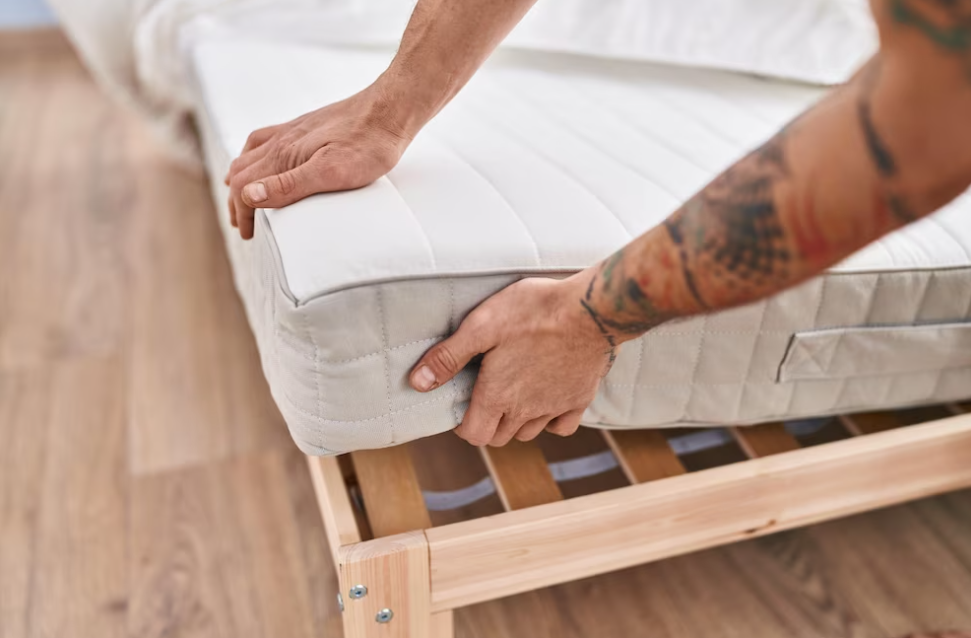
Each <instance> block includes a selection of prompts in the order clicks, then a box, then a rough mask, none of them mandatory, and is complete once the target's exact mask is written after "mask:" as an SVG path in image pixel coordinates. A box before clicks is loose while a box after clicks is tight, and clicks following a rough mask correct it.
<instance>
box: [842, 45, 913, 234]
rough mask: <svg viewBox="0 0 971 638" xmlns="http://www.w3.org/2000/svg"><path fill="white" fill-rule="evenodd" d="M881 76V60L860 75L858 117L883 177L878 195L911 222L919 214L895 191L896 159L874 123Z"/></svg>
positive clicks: (902, 219) (899, 217) (896, 214)
mask: <svg viewBox="0 0 971 638" xmlns="http://www.w3.org/2000/svg"><path fill="white" fill-rule="evenodd" d="M879 79H880V64H879V61H874V62H872V63H871V64H870V65H869V67H868V68H867V69H866V70H865V71H864V73H863V75H862V76H861V80H860V82H861V85H860V97H859V99H858V100H857V118H858V119H859V121H860V128H861V129H862V131H863V138H864V140H865V141H866V148H867V151H868V152H869V154H870V159H871V160H872V161H873V166H874V168H875V169H876V172H877V175H878V177H879V179H880V186H879V187H878V196H879V197H880V198H882V199H883V200H884V205H885V206H886V209H887V210H888V211H890V213H891V214H892V215H893V216H894V217H895V218H897V220H898V221H899V222H900V223H904V224H906V223H909V222H912V221H914V220H915V219H917V218H918V215H917V214H915V213H914V212H913V211H912V210H911V207H910V206H909V205H908V204H907V202H906V201H905V200H904V198H903V196H902V195H900V194H899V193H898V192H896V190H897V189H895V187H894V179H895V178H896V177H897V175H898V170H897V160H896V159H894V156H893V154H892V153H891V152H890V148H889V146H888V144H887V142H886V141H884V139H883V138H882V136H881V135H880V133H879V132H878V131H877V127H876V126H875V125H874V123H873V106H872V95H873V91H874V90H875V86H876V84H877V83H878V82H879Z"/></svg>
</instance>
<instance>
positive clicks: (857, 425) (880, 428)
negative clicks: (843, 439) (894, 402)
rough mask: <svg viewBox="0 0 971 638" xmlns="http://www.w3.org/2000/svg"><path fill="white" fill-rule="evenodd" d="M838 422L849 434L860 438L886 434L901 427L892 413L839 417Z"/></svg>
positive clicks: (866, 413) (868, 413)
mask: <svg viewBox="0 0 971 638" xmlns="http://www.w3.org/2000/svg"><path fill="white" fill-rule="evenodd" d="M840 421H842V423H843V425H844V426H845V427H846V429H847V430H849V431H850V434H853V435H855V436H862V435H864V434H876V433H877V432H886V431H887V430H892V429H894V428H899V427H900V426H902V425H903V423H901V421H900V419H898V418H897V415H896V414H894V413H893V412H861V413H860V414H849V415H843V416H840Z"/></svg>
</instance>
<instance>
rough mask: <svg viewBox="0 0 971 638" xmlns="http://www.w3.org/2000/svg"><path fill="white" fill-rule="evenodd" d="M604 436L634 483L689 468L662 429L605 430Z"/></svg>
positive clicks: (663, 476) (674, 473) (676, 474)
mask: <svg viewBox="0 0 971 638" xmlns="http://www.w3.org/2000/svg"><path fill="white" fill-rule="evenodd" d="M603 436H604V438H605V439H606V440H607V444H608V445H609V446H610V449H611V450H613V452H614V456H616V457H617V462H618V463H620V467H621V469H622V470H624V474H625V475H626V476H627V480H629V481H630V482H631V483H634V484H637V483H646V482H647V481H656V480H657V479H662V478H667V477H669V476H678V475H680V474H684V473H685V471H686V470H685V469H684V465H682V463H681V459H679V458H678V455H677V454H675V453H674V450H672V449H671V446H670V445H668V440H667V439H666V438H665V437H664V435H663V434H662V433H661V432H659V431H658V430H604V431H603Z"/></svg>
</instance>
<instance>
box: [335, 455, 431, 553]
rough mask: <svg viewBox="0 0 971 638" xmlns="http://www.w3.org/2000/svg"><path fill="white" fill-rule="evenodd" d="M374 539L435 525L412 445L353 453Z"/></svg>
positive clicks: (352, 456) (352, 457)
mask: <svg viewBox="0 0 971 638" xmlns="http://www.w3.org/2000/svg"><path fill="white" fill-rule="evenodd" d="M351 459H352V461H353V462H354V470H355V473H356V474H357V481H358V485H359V486H360V488H361V496H362V498H363V499H364V509H365V510H366V511H367V518H368V522H369V523H370V524H371V530H372V531H373V532H374V536H375V538H382V537H385V536H393V535H395V534H402V533H404V532H412V531H415V530H423V529H427V528H429V527H431V526H432V521H431V518H430V517H429V516H428V510H427V509H426V508H425V499H424V497H423V496H422V494H421V488H420V487H419V486H418V476H417V475H416V474H415V466H414V465H412V461H411V453H410V452H409V446H407V445H398V446H396V447H390V448H384V449H382V450H365V451H362V452H353V453H351Z"/></svg>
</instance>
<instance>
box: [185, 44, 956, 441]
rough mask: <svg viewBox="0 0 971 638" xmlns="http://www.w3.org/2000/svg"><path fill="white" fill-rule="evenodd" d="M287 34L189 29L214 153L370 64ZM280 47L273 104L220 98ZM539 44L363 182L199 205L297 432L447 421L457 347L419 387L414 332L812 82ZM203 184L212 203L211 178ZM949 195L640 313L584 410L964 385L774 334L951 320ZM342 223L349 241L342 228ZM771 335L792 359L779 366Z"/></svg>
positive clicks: (884, 400)
mask: <svg viewBox="0 0 971 638" xmlns="http://www.w3.org/2000/svg"><path fill="white" fill-rule="evenodd" d="M260 47H262V48H260ZM299 53H300V55H297V52H296V51H295V50H294V49H293V48H291V47H286V46H282V45H260V46H256V47H254V46H252V45H251V44H249V43H248V44H247V45H245V46H242V47H239V46H234V45H232V44H220V45H211V46H210V45H206V46H204V47H202V48H200V49H199V50H197V51H196V64H197V67H198V69H197V72H198V75H199V83H200V85H201V86H202V87H203V91H202V98H203V99H202V101H201V103H200V106H199V108H198V113H199V117H200V124H201V129H202V130H203V132H204V136H205V143H206V147H207V156H208V161H209V165H210V168H211V169H212V171H211V172H212V175H213V176H216V177H218V176H220V175H222V173H223V171H224V169H225V167H226V166H227V165H228V161H229V157H230V156H231V155H232V154H233V148H234V144H235V143H236V142H235V141H234V140H239V139H242V138H243V137H245V134H246V133H247V132H248V131H249V130H250V129H252V128H256V127H257V126H260V125H264V124H267V123H271V122H272V121H276V120H279V119H284V117H283V114H284V112H285V111H286V110H287V109H292V108H293V105H294V103H296V104H308V103H309V101H310V98H309V97H308V96H309V95H312V96H313V98H314V101H315V103H322V102H325V101H328V100H330V99H336V98H338V97H341V95H338V94H337V93H335V90H334V89H332V88H331V87H339V88H340V90H345V89H348V88H349V87H352V86H354V85H355V84H361V83H364V82H365V81H366V79H367V78H369V77H371V75H369V74H371V72H372V71H374V69H375V68H378V66H379V65H376V64H375V63H374V60H373V56H372V54H367V53H361V54H355V53H351V52H348V51H342V52H339V53H331V52H327V51H324V50H305V51H304V50H301V51H300V52H299ZM507 57H508V56H507ZM284 58H285V60H286V63H287V66H288V68H290V71H289V72H288V74H287V75H286V78H288V79H287V80H286V82H281V84H280V86H271V87H267V89H268V90H267V91H266V92H265V93H266V94H267V95H275V96H278V99H279V100H281V102H280V103H278V104H276V105H275V104H274V103H264V102H259V101H256V102H255V103H254V100H252V99H240V97H241V96H240V94H239V91H240V87H245V86H246V85H247V84H246V82H245V81H244V80H245V77H246V76H249V75H251V74H252V73H254V72H255V73H259V69H260V67H261V65H264V66H265V65H270V66H271V67H276V66H279V65H281V64H282V63H283V59H284ZM544 60H545V61H544V63H543V64H542V65H538V66H537V65H533V64H532V62H530V61H529V60H526V61H519V62H506V63H503V64H497V65H494V66H493V67H492V68H490V69H488V70H487V71H485V72H484V73H483V74H482V75H481V77H479V78H477V79H476V80H475V81H473V83H472V84H470V86H469V87H468V89H467V90H466V91H464V92H463V94H462V95H461V96H459V98H458V99H456V101H455V102H454V103H453V104H452V105H451V106H450V107H449V108H448V109H446V111H444V112H443V113H442V115H441V117H440V118H438V119H436V121H435V122H434V123H433V125H432V126H430V127H429V129H428V130H427V131H426V132H424V133H423V134H422V136H420V137H419V139H418V140H416V143H415V146H414V147H413V149H412V151H410V152H409V154H407V155H406V157H405V158H404V160H403V162H402V164H401V166H400V167H399V168H398V169H396V170H395V171H394V172H393V173H392V174H391V175H390V176H389V178H387V179H385V180H382V181H381V183H379V184H377V185H375V186H374V187H372V188H366V189H362V190H361V191H355V192H353V193H345V194H339V195H338V196H324V197H318V198H312V199H310V200H306V201H305V202H303V203H301V205H299V206H295V207H291V208H289V209H287V210H285V211H270V212H269V213H267V214H262V213H261V215H260V217H259V227H258V235H259V237H258V238H257V240H256V241H255V242H250V243H247V244H244V243H242V242H240V241H239V240H238V239H237V238H235V237H234V235H233V233H232V232H230V229H228V227H227V226H226V223H225V217H226V216H225V215H224V214H221V215H220V219H221V222H220V223H221V224H222V225H223V228H224V230H225V231H226V237H227V248H228V251H229V254H230V258H231V260H232V263H233V266H234V273H235V277H236V283H237V287H238V288H239V290H240V294H241V296H242V298H243V300H244V303H245V307H246V311H247V315H248V317H249V320H250V323H251V325H252V326H253V330H254V333H255V335H256V338H257V342H258V345H259V349H260V352H261V357H262V362H263V366H264V371H265V373H266V376H267V379H268V380H269V383H270V388H271V390H272V392H273V395H274V398H275V399H276V401H277V403H278V405H279V406H280V409H281V411H282V413H283V415H284V417H285V419H286V421H287V423H288V425H289V427H290V429H291V433H292V434H293V437H294V439H295V440H296V442H297V443H298V445H300V447H301V448H302V449H303V450H304V451H306V452H309V453H311V454H331V453H339V452H344V451H349V450H354V449H362V448H370V447H381V446H385V445H390V444H394V443H401V442H404V441H407V440H410V439H413V438H417V437H420V436H427V435H431V434H435V433H438V432H441V431H445V430H448V429H451V428H452V427H454V426H455V425H456V424H457V423H458V422H459V421H460V420H461V418H462V415H463V414H464V411H465V409H466V408H467V405H468V400H469V397H470V395H471V388H472V384H473V381H474V370H466V371H464V372H463V373H462V374H460V375H459V376H458V377H456V379H455V380H454V381H453V382H452V383H450V384H448V385H447V386H446V387H443V388H441V389H439V390H437V391H436V392H434V393H432V394H431V395H419V394H418V393H415V392H413V391H411V390H410V389H408V388H407V380H406V377H407V374H408V372H409V370H410V368H411V366H412V365H413V363H414V361H416V360H417V358H418V357H419V356H420V355H421V353H423V352H424V351H425V350H426V349H427V348H428V347H430V346H431V345H432V344H433V343H435V342H436V341H438V340H439V339H441V338H443V337H444V336H446V335H447V334H448V333H449V332H451V331H452V330H453V329H454V328H455V327H456V326H457V325H458V323H459V322H460V321H461V320H462V318H463V317H464V316H465V315H466V314H467V313H468V312H469V311H470V310H471V309H473V308H474V307H475V306H476V305H477V304H478V303H480V302H481V301H482V300H483V299H486V298H487V297H489V296H490V295H491V294H493V293H494V292H496V291H497V290H500V289H501V288H503V287H504V286H506V285H508V284H510V283H512V282H513V281H515V280H517V279H518V278H520V277H521V276H523V275H526V274H544V275H551V276H560V275H562V274H566V273H569V272H573V271H575V270H577V269H579V268H582V267H584V266H586V265H588V264H590V263H593V262H594V261H596V260H597V259H599V258H602V257H604V256H606V255H607V254H609V252H610V251H612V250H614V249H616V248H617V247H618V246H620V245H621V244H623V243H624V242H625V241H627V239H628V238H629V237H630V236H631V235H632V234H636V233H639V232H641V231H643V230H644V229H646V228H649V227H651V226H652V225H654V224H656V223H658V222H659V221H660V220H662V219H663V218H664V216H666V215H667V214H668V213H669V212H670V210H671V209H672V208H673V207H674V206H675V204H676V203H677V201H679V200H680V199H683V198H685V197H687V196H688V194H690V193H691V192H692V191H693V190H694V189H696V188H697V187H699V186H700V185H701V184H702V183H703V182H704V181H705V180H706V179H708V178H710V177H712V176H713V175H714V174H715V172H717V170H719V168H720V167H723V166H724V165H726V164H727V163H728V162H730V161H731V160H732V159H733V158H735V157H738V156H739V155H741V154H743V153H744V152H745V151H746V150H747V149H748V148H751V147H752V146H755V145H756V144H758V143H759V142H760V141H761V140H762V139H763V138H764V137H765V136H766V135H768V134H770V133H771V132H772V131H773V130H774V129H775V128H776V127H778V126H779V125H780V124H781V123H783V122H784V121H785V120H786V119H787V118H788V117H789V116H791V115H793V114H795V113H796V112H798V111H799V110H800V109H801V108H803V107H804V106H805V105H807V104H809V103H811V102H812V101H813V100H815V99H816V98H817V97H818V95H819V93H818V92H817V91H815V90H810V89H806V88H801V87H795V86H793V85H788V84H778V83H771V82H765V81H763V80H758V79H754V78H748V77H743V76H737V75H732V74H727V73H712V72H709V71H703V72H702V71H697V72H696V71H692V70H688V69H666V68H663V67H654V66H649V65H644V66H643V67H642V69H643V74H641V75H638V76H637V77H636V78H635V79H632V78H631V76H630V74H629V73H628V71H629V69H630V66H629V65H627V66H625V69H627V71H625V72H624V73H620V72H616V73H615V72H614V71H613V70H612V67H611V66H610V65H609V64H605V63H600V62H588V63H586V64H585V65H584V66H585V67H586V68H587V69H588V70H587V71H583V72H580V71H576V70H574V69H570V68H562V69H560V68H556V64H552V63H550V59H549V56H547V57H546V58H544ZM590 69H593V71H591V70H590ZM378 70H380V69H379V68H378ZM594 71H595V72H594ZM261 77H266V78H267V81H269V82H273V81H274V74H273V73H265V74H261ZM294 78H304V79H305V80H306V81H305V82H304V83H302V84H301V83H294V82H293V79H294ZM332 80H333V81H332ZM284 103H286V104H285V108H284ZM276 113H279V117H277V116H276V115H274V114H276ZM287 115H290V113H289V111H287ZM214 123H215V124H218V126H216V125H214ZM664 158H669V159H668V160H665V159H664ZM436 175H441V176H442V178H441V179H436ZM213 188H214V193H215V196H216V201H217V203H218V204H219V205H220V206H221V205H222V204H223V202H224V199H225V197H224V195H225V193H224V187H223V186H222V185H221V184H220V183H219V182H218V180H214V181H213ZM969 215H971V199H969V198H962V199H961V200H960V201H959V202H958V203H956V204H955V205H953V206H951V207H950V208H949V209H948V210H945V211H942V212H941V213H939V214H938V215H937V216H936V217H935V218H934V219H933V220H932V221H930V222H928V223H926V224H922V225H919V226H918V227H914V228H909V229H907V230H906V231H905V232H904V233H898V234H897V235H895V236H891V237H889V238H887V239H886V240H884V241H881V242H880V243H879V244H878V245H876V246H874V247H872V248H870V249H868V250H866V251H863V252H862V253H861V254H859V255H857V256H855V257H854V258H853V259H851V260H849V261H848V262H847V263H846V264H844V265H841V266H839V267H837V268H836V269H835V270H834V271H833V272H831V273H829V274H827V275H825V276H823V277H821V278H819V279H817V280H815V281H811V282H808V283H806V284H804V285H802V286H799V287H797V288H795V289H793V290H790V291H787V292H785V293H783V294H782V295H780V296H778V297H776V298H774V299H771V300H769V301H763V302H760V303H757V304H753V305H751V306H748V307H745V308H738V309H734V310H731V311H727V312H723V313H718V314H716V315H712V316H710V317H700V318H694V319H689V320H686V321H682V322H678V323H675V324H670V325H666V326H663V327H661V328H660V329H658V330H656V331H654V332H652V333H650V334H648V335H646V336H645V337H644V338H642V339H641V340H640V341H639V343H638V344H636V345H635V344H630V345H628V346H627V347H625V348H624V349H622V352H621V356H620V358H619V360H618V362H617V364H616V365H615V367H614V368H613V370H612V371H611V373H610V374H609V375H608V377H607V378H606V379H605V381H604V383H603V387H602V390H601V393H600V394H599V396H598V397H597V399H596V400H595V402H594V404H593V405H592V406H591V408H590V410H589V411H588V412H587V414H586V415H585V420H584V421H585V423H587V424H588V425H605V426H610V427H664V426H672V425H707V424H727V423H753V422H759V421H766V420H776V419H780V418H798V417H803V416H811V415H819V414H827V413H836V412H843V411H848V410H855V409H866V408H872V407H877V406H880V407H888V406H891V405H904V404H911V403H917V402H927V401H942V400H951V399H957V398H963V397H966V396H968V395H971V366H965V365H963V363H962V364H961V365H958V366H957V367H955V365H956V364H955V361H959V363H960V362H961V361H963V359H961V360H958V359H955V358H954V357H955V356H956V355H954V354H953V353H942V354H941V355H940V360H939V362H938V363H939V365H937V367H936V368H935V367H934V366H931V368H932V369H922V370H920V371H908V369H907V366H906V365H903V364H901V365H899V366H897V367H896V369H897V370H898V371H897V372H894V373H890V374H880V375H874V374H870V373H867V374H863V375H857V376H854V375H852V374H842V373H841V375H842V376H841V375H835V376H833V375H831V374H830V371H832V370H834V369H839V370H843V371H844V372H845V369H846V365H847V364H846V363H845V361H846V357H847V356H849V354H851V353H850V352H849V351H848V350H846V346H844V345H843V344H842V343H841V340H840V339H839V338H837V339H835V340H830V341H828V342H826V343H825V344H814V343H810V344H806V343H804V344H802V345H801V347H800V348H797V349H792V348H791V343H792V340H793V335H794V334H795V333H803V332H809V333H812V331H817V330H824V329H834V328H843V327H856V326H869V325H882V324H890V325H912V324H924V323H935V324H936V323H955V322H967V321H971V255H969V247H971V228H969V226H971V224H969V222H968V220H969ZM308 235H312V241H308V239H307V236H308ZM352 241H353V242H359V243H358V244H355V245H354V246H353V248H356V249H357V248H359V249H360V250H359V251H356V252H355V251H349V250H347V248H348V246H345V245H342V243H344V244H346V243H347V242H352ZM851 341H853V342H854V343H855V341H854V340H851ZM787 353H788V354H789V358H788V360H787V361H786V365H787V366H788V368H787V369H788V370H789V371H790V372H791V373H794V374H791V375H790V377H800V378H790V379H783V380H782V381H780V377H779V372H780V364H782V363H783V361H784V359H785V358H786V355H787ZM884 355H885V356H890V357H891V358H892V352H891V353H890V354H887V353H884ZM836 362H838V363H839V365H836ZM931 363H932V364H933V363H934V361H933V360H932V361H931ZM925 364H926V362H925ZM922 365H923V364H922ZM925 367H926V366H925Z"/></svg>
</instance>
